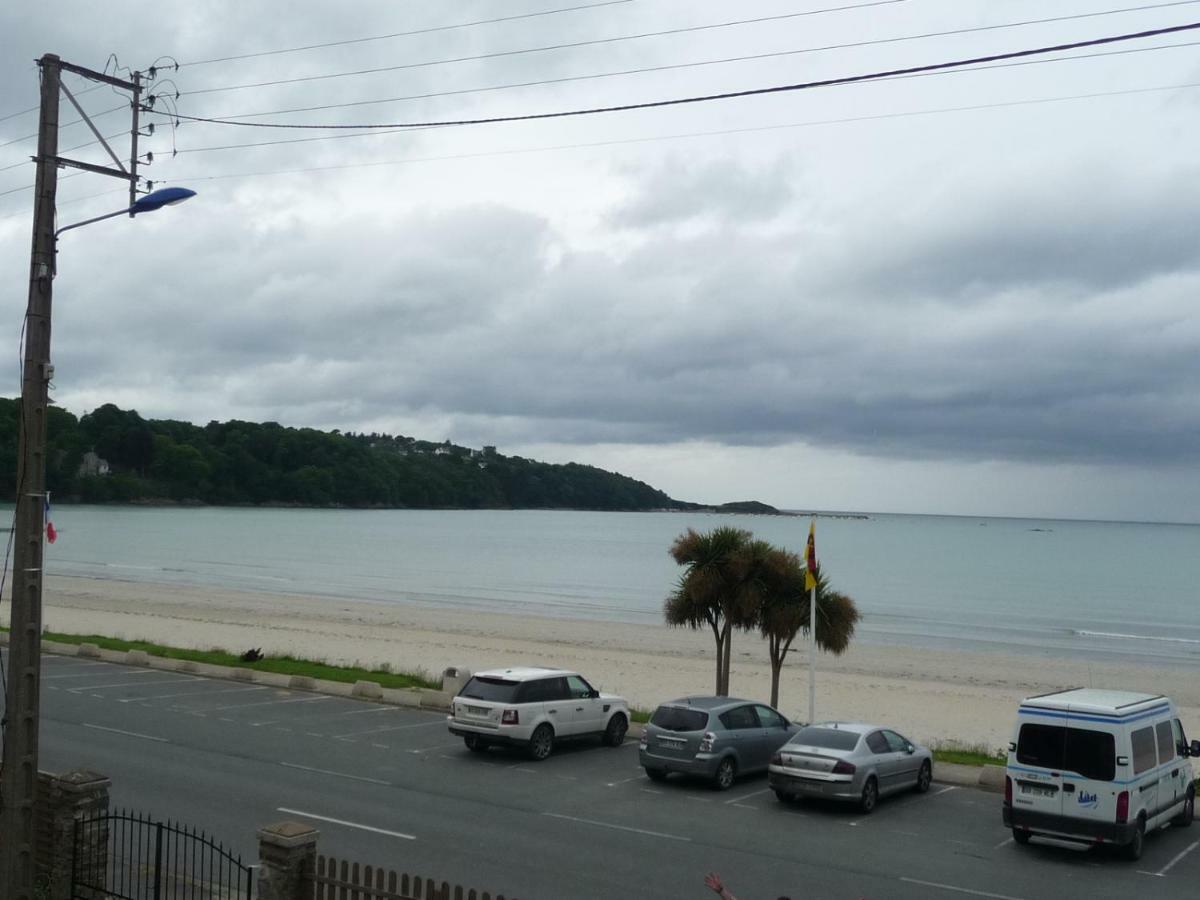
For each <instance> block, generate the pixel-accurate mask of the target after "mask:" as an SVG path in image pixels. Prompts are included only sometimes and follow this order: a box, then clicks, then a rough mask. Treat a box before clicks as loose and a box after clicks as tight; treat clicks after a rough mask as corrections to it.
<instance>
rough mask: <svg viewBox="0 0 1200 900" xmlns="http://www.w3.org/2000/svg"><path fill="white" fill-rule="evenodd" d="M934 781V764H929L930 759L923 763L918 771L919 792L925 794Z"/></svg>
mask: <svg viewBox="0 0 1200 900" xmlns="http://www.w3.org/2000/svg"><path fill="white" fill-rule="evenodd" d="M932 781H933V766H931V765H930V764H929V760H925V762H923V763H921V771H920V772H918V773H917V793H918V794H924V793H925V792H926V791H928V790H929V784H930V782H932Z"/></svg>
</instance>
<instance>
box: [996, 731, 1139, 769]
mask: <svg viewBox="0 0 1200 900" xmlns="http://www.w3.org/2000/svg"><path fill="white" fill-rule="evenodd" d="M1017 762H1019V763H1021V764H1022V765H1026V766H1038V767H1040V768H1043V769H1059V770H1064V771H1067V772H1074V773H1076V774H1077V775H1082V776H1083V777H1084V778H1092V779H1095V780H1096V781H1112V780H1113V778H1114V776H1115V775H1116V774H1117V753H1116V741H1115V740H1114V739H1113V736H1112V735H1111V734H1107V733H1106V732H1103V731H1091V730H1090V729H1087V728H1064V727H1063V726H1061V725H1038V724H1035V723H1033V722H1026V723H1025V724H1024V725H1022V726H1021V733H1020V734H1019V735H1018V737H1017Z"/></svg>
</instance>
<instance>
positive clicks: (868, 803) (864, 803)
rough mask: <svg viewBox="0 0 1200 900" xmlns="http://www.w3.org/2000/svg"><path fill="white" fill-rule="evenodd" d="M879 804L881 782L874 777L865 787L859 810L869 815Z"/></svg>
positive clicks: (869, 779) (859, 801) (859, 802)
mask: <svg viewBox="0 0 1200 900" xmlns="http://www.w3.org/2000/svg"><path fill="white" fill-rule="evenodd" d="M877 802H879V782H877V781H876V780H875V776H874V775H872V776H871V777H870V778H868V779H867V783H866V784H864V785H863V789H862V796H861V797H860V798H859V799H858V808H859V809H861V810H862V811H863V812H864V813H868V814H869V813H870V812H871V810H873V809H874V808H875V804H876V803H877Z"/></svg>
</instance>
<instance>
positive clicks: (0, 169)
mask: <svg viewBox="0 0 1200 900" xmlns="http://www.w3.org/2000/svg"><path fill="white" fill-rule="evenodd" d="M123 134H129V130H128V129H126V130H124V131H118V132H116V133H115V134H106V135H105V136H104V140H106V141H111V140H112V139H113V138H118V137H120V136H121V135H123ZM98 143H100V141H99V140H90V141H88V142H87V143H86V144H76V145H75V146H74V147H68V148H67V149H65V150H60V151H58V153H59V156H61V155H62V154H64V153H74V152H75V151H76V150H83V149H85V148H86V147H94V146H95V145H96V144H98ZM31 161H32V160H31V159H26V160H22V161H21V162H19V163H12V164H10V165H7V166H0V172H7V171H8V170H9V169H16V168H18V167H20V166H25V165H28V164H29V163H30V162H31Z"/></svg>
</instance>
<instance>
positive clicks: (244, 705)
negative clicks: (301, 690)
mask: <svg viewBox="0 0 1200 900" xmlns="http://www.w3.org/2000/svg"><path fill="white" fill-rule="evenodd" d="M332 699H334V698H333V697H299V698H297V699H295V700H264V701H263V702H262V703H233V704H230V705H229V706H214V707H212V708H211V709H208V710H205V712H223V711H225V710H227V709H249V708H250V707H252V706H277V705H280V704H283V703H316V702H317V701H318V700H332Z"/></svg>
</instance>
